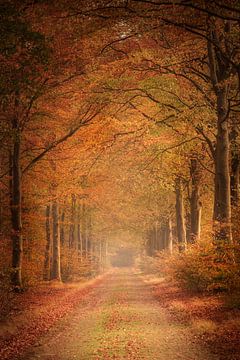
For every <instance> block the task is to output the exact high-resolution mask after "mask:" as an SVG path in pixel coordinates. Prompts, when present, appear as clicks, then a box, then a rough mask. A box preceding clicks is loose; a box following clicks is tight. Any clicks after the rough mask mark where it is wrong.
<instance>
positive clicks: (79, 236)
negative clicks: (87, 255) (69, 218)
mask: <svg viewBox="0 0 240 360" xmlns="http://www.w3.org/2000/svg"><path fill="white" fill-rule="evenodd" d="M81 230H82V229H81V204H80V203H79V204H78V214H77V239H78V240H77V243H78V254H79V255H80V260H81V261H82V252H83V244H82V233H81Z"/></svg>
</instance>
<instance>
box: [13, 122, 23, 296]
mask: <svg viewBox="0 0 240 360" xmlns="http://www.w3.org/2000/svg"><path fill="white" fill-rule="evenodd" d="M12 130H13V153H12V159H11V162H10V168H11V170H10V171H11V182H10V183H11V185H10V186H11V188H10V202H11V225H12V232H11V238H12V277H11V280H12V285H13V287H14V289H15V290H16V291H19V290H21V288H22V255H23V239H22V181H21V166H20V151H21V131H20V129H19V123H18V120H17V119H16V118H14V119H13V121H12Z"/></svg>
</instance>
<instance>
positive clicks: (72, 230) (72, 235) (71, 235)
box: [69, 194, 76, 248]
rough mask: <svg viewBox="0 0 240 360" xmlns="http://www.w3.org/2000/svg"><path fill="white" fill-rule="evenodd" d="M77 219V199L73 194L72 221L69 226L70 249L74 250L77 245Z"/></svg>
mask: <svg viewBox="0 0 240 360" xmlns="http://www.w3.org/2000/svg"><path fill="white" fill-rule="evenodd" d="M75 218H76V197H75V195H73V194H72V196H71V219H70V226H69V247H70V248H74V244H75V243H76V241H75V240H76V239H75Z"/></svg>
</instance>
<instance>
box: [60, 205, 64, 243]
mask: <svg viewBox="0 0 240 360" xmlns="http://www.w3.org/2000/svg"><path fill="white" fill-rule="evenodd" d="M64 222H65V210H64V209H62V213H61V224H60V244H61V246H63V245H64V243H65V227H64Z"/></svg>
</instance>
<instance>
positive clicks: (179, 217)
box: [175, 178, 186, 252]
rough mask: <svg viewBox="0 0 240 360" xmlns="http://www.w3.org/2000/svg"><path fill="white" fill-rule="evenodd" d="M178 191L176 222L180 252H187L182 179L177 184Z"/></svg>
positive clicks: (178, 179) (176, 189)
mask: <svg viewBox="0 0 240 360" xmlns="http://www.w3.org/2000/svg"><path fill="white" fill-rule="evenodd" d="M175 191H176V222H177V237H178V248H179V251H180V252H182V251H185V249H186V227H185V220H184V204H183V194H182V183H181V179H180V178H177V179H176V183H175Z"/></svg>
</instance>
